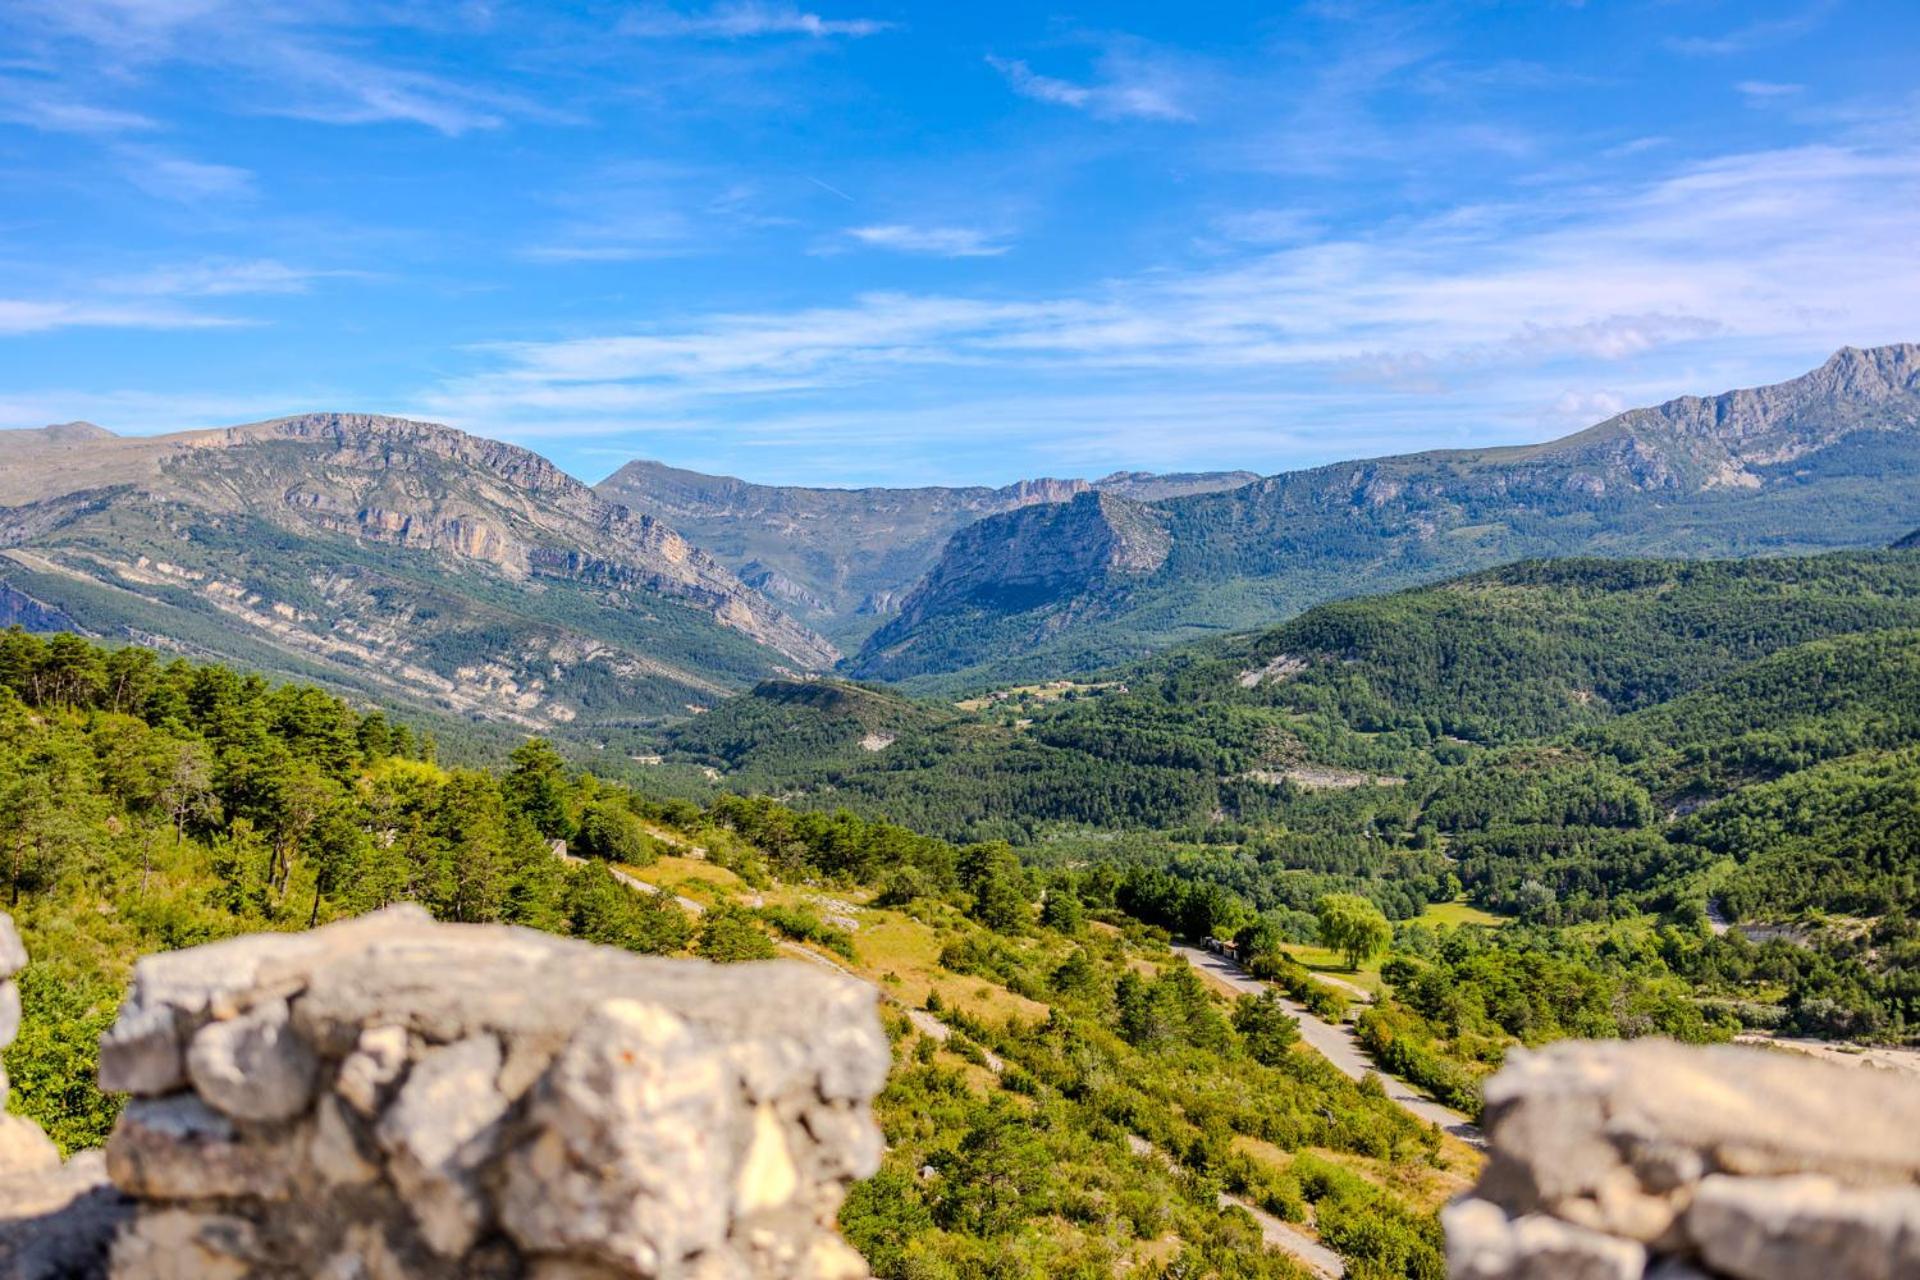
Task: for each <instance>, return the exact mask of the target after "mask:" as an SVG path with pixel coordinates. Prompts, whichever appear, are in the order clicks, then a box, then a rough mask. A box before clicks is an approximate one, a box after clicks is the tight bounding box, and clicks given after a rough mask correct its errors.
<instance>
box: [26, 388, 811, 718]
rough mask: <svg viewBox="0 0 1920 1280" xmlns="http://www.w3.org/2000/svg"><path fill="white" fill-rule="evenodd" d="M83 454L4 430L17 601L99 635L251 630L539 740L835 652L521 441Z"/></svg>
mask: <svg viewBox="0 0 1920 1280" xmlns="http://www.w3.org/2000/svg"><path fill="white" fill-rule="evenodd" d="M81 443H82V444H84V445H86V446H88V447H85V448H76V447H74V446H73V445H71V444H67V443H62V442H61V441H60V440H59V439H58V438H57V436H49V435H48V434H47V433H45V432H37V433H20V434H12V433H10V434H9V435H7V436H5V437H0V461H9V462H16V463H20V464H22V465H14V466H8V467H4V468H0V470H4V471H5V472H6V473H7V475H8V477H9V478H8V480H7V481H5V482H4V483H0V496H4V497H5V498H6V499H7V500H9V501H11V502H13V503H14V505H11V506H8V507H5V508H0V556H5V557H6V559H7V561H8V562H9V563H8V564H7V566H6V569H5V576H6V577H7V578H9V579H13V580H14V582H13V589H14V590H16V591H18V592H20V593H22V594H24V595H27V596H30V597H32V598H33V599H34V600H35V601H37V602H39V603H40V604H42V605H45V606H46V607H48V608H50V609H54V610H57V611H58V612H60V613H61V614H63V615H65V616H68V617H71V618H73V619H75V620H76V621H77V623H78V625H80V626H83V627H85V628H87V629H89V630H92V631H95V632H96V633H99V634H106V635H114V634H122V635H124V634H129V628H132V629H134V630H137V631H139V632H141V633H143V634H148V635H151V634H155V633H159V634H169V635H179V636H182V637H186V638H188V640H190V641H191V644H192V646H194V649H195V651H197V652H208V653H215V654H234V653H235V650H234V649H233V647H232V646H233V645H234V644H238V643H240V642H241V641H240V638H241V637H244V639H245V640H246V641H247V642H248V643H254V644H259V645H263V646H265V647H266V649H267V650H268V651H270V652H272V653H275V654H277V655H279V657H280V659H281V660H282V661H284V662H290V663H292V664H293V665H292V668H291V672H290V673H291V674H299V675H302V676H318V677H321V678H333V679H336V680H337V679H347V680H348V685H347V687H349V688H360V689H371V690H375V691H378V692H382V693H385V694H388V695H393V694H399V695H402V696H406V697H410V698H423V699H426V700H428V701H429V702H431V703H433V704H435V705H440V706H443V707H447V708H449V709H452V710H456V711H459V712H462V713H466V714H474V715H481V716H486V717H490V718H503V719H508V720H512V721H515V722H517V723H524V724H527V725H529V726H530V727H550V726H551V725H553V724H556V723H561V724H564V723H570V722H572V721H573V720H575V719H577V718H578V717H579V716H580V715H581V714H582V713H583V712H589V713H592V714H594V715H596V716H604V715H613V716H616V717H617V716H619V715H621V714H624V712H623V711H622V708H623V707H624V708H627V709H628V710H639V711H642V712H643V713H644V714H648V715H659V714H664V713H668V712H670V711H673V710H675V709H676V708H678V709H681V710H684V707H682V704H684V703H688V701H689V695H691V697H692V698H693V699H695V700H697V701H702V702H704V701H709V700H711V699H712V698H713V697H715V696H720V695H723V694H724V693H726V692H728V691H729V690H730V689H732V688H737V687H743V686H744V685H745V684H749V683H752V682H753V681H755V680H758V679H761V678H764V677H766V676H767V675H770V674H778V673H779V672H780V671H781V670H793V669H796V668H797V669H800V670H809V669H819V668H822V667H826V666H829V665H831V664H832V662H833V661H834V659H835V658H837V657H838V653H837V651H836V650H835V649H834V648H833V647H832V646H831V645H830V644H829V643H828V642H827V641H826V640H824V639H823V638H821V637H820V636H818V635H817V634H815V633H814V632H812V631H810V630H809V629H807V628H805V627H804V626H802V625H800V624H799V623H797V622H795V621H794V620H793V619H791V618H789V617H788V616H787V615H786V614H785V613H783V612H782V611H781V610H779V609H778V608H777V607H775V606H774V605H772V604H771V603H770V602H769V601H767V600H766V599H765V597H763V596H761V595H760V594H759V593H758V592H756V591H754V590H753V589H752V588H750V587H748V586H747V585H746V584H744V583H742V582H741V581H740V580H739V579H738V577H736V576H735V575H734V574H733V573H732V572H731V571H729V570H727V569H726V568H725V567H724V566H723V565H721V564H719V562H717V561H715V560H714V559H713V558H712V557H711V556H708V555H707V554H706V553H705V552H703V551H701V550H700V549H699V548H697V547H695V546H694V545H693V544H692V543H690V542H688V541H687V540H686V539H685V538H683V537H681V536H680V535H679V534H678V533H677V532H676V531H674V530H673V529H671V528H670V527H668V526H667V525H666V524H665V523H663V522H662V521H660V520H658V519H656V518H654V517H652V516H648V515H637V514H635V513H633V512H632V511H629V510H628V509H627V508H625V507H623V506H620V505H619V504H617V503H610V502H607V501H606V500H605V499H602V498H600V497H599V496H598V495H596V494H595V493H594V492H593V491H592V490H591V489H590V488H589V487H588V486H587V485H585V484H583V483H581V482H580V481H578V480H576V479H574V478H573V477H571V476H568V475H567V474H566V473H565V472H563V471H561V470H560V469H559V468H558V467H557V466H555V465H554V464H553V463H552V462H550V461H548V460H547V459H545V458H543V457H541V456H540V455H538V454H536V453H533V452H532V451H530V450H526V449H523V448H520V447H519V446H516V445H510V444H505V443H501V442H498V441H491V440H485V439H482V438H480V437H476V436H471V435H468V434H467V433H464V432H460V431H456V430H454V429H453V428H450V427H444V426H440V425H438V424H433V423H423V422H415V421H411V420H408V419H401V418H392V417H387V416H384V415H374V414H342V413H316V414H302V415H296V416H293V417H287V418H279V419H273V420H271V421H267V422H260V423H250V424H245V425H242V426H237V427H227V428H214V429H209V430H202V431H192V432H184V433H179V434H176V435H172V436H164V437H111V436H104V435H96V436H89V437H87V438H86V439H85V440H84V441H82V442H81ZM22 497H27V498H29V499H30V500H28V501H21V500H20V499H21V498H22ZM189 614H190V615H197V616H198V621H193V622H189V621H188V619H187V617H185V616H184V615H189ZM228 633H232V634H228ZM242 656H244V657H245V659H246V660H247V661H248V662H249V663H250V664H251V665H256V666H258V665H263V663H265V662H267V659H265V658H264V657H263V655H262V654H261V653H259V652H253V651H251V650H250V651H249V652H247V653H246V654H245V655H242ZM316 668H317V669H316Z"/></svg>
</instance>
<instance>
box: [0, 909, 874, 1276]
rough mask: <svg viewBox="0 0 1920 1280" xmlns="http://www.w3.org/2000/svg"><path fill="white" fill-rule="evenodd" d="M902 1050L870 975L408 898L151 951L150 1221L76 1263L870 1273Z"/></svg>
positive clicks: (139, 1151) (399, 1270) (117, 1077)
mask: <svg viewBox="0 0 1920 1280" xmlns="http://www.w3.org/2000/svg"><path fill="white" fill-rule="evenodd" d="M889 1062H890V1055H889V1051H888V1046H887V1042H886V1037H885V1035H884V1034H883V1033H882V1031H881V1028H880V1021H879V1018H878V1015H877V1012H876V993H875V992H874V991H873V989H872V988H871V987H869V986H867V985H866V984H864V983H861V982H859V981H857V980H855V979H851V978H846V977H843V976H840V975H836V974H832V973H824V972H821V971H818V970H816V969H814V968H811V967H808V966H803V965H796V964H791V963H782V962H775V963H770V964H760V965H739V966H712V965H707V964H705V963H703V962H699V961H681V960H659V959H649V958H643V957H639V956H634V955H631V954H628V953H626V952H622V951H616V950H613V949H610V948H601V947H594V946H590V945H588V944H585V943H580V942H576V941H572V940H568V939H563V938H556V937H552V936H550V935H546V934H540V933H534V932H530V931H526V930H521V929H512V928H505V927H497V926H463V925H438V924H434V923H432V922H431V921H429V920H427V919H426V918H425V917H424V916H423V915H421V914H420V913H418V912H417V911H412V910H397V911H388V912H382V913H378V914H376V915H374V916H369V917H366V918H364V919H361V920H357V921H349V922H345V923H342V924H339V925H334V926H329V927H328V928H325V929H320V930H317V931H314V932H312V933H307V934H295V935H283V934H269V935H258V936H255V937H249V938H239V939H232V940H229V941H226V942H221V943H217V944H214V945H213V946H210V947H204V948H197V949H194V950H191V951H183V952H177V953H172V954H168V955H159V956H152V957H149V958H147V959H145V960H143V961H141V962H140V964H139V965H138V966H137V967H136V969H135V975H134V981H133V985H132V989H131V992H130V994H129V996H128V999H127V1002H126V1005H125V1006H124V1007H123V1009H122V1012H121V1017H120V1021H119V1022H118V1023H117V1024H116V1026H115V1027H114V1028H113V1029H112V1030H111V1031H110V1032H109V1033H108V1035H107V1036H106V1037H105V1039H104V1041H103V1059H102V1076H103V1079H105V1078H109V1077H110V1078H111V1079H112V1080H114V1081H116V1082H118V1083H119V1085H120V1087H122V1088H124V1089H128V1090H129V1091H132V1092H136V1093H137V1094H139V1095H142V1096H136V1097H135V1098H133V1099H132V1100H131V1101H130V1102H129V1103H128V1105H127V1107H126V1109H125V1110H124V1111H123V1113H122V1115H121V1119H120V1121H119V1123H118V1125H117V1126H116V1128H115V1132H114V1134H113V1137H112V1139H111V1140H110V1141H109V1143H108V1146H107V1151H106V1159H105V1164H106V1169H107V1172H108V1173H109V1175H110V1176H111V1179H112V1183H113V1189H112V1190H109V1191H107V1192H106V1193H105V1194H108V1195H115V1196H124V1197H126V1199H124V1200H116V1201H115V1203H116V1204H119V1205H121V1207H122V1212H124V1213H125V1214H127V1215H128V1220H127V1222H126V1223H125V1224H123V1225H122V1226H121V1228H120V1230H119V1234H118V1237H117V1239H116V1240H115V1242H114V1244H113V1246H112V1250H111V1257H110V1260H109V1261H108V1263H107V1264H106V1266H107V1270H106V1271H105V1272H104V1273H103V1272H100V1271H98V1270H94V1271H87V1270H79V1271H76V1272H74V1273H73V1274H75V1275H79V1276H89V1275H98V1274H105V1275H108V1276H111V1277H113V1280H173V1278H175V1277H186V1276H194V1277H196V1280H198V1278H202V1277H206V1278H211V1280H222V1278H224V1277H236V1278H237V1277H241V1276H245V1277H247V1278H248V1280H293V1278H294V1277H301V1278H302V1280H306V1278H308V1277H315V1276H320V1277H326V1278H327V1280H416V1278H419V1280H454V1278H455V1277H471V1278H473V1280H486V1278H488V1277H496V1276H497V1277H500V1280H517V1278H520V1277H527V1276H541V1277H548V1278H549V1280H612V1278H614V1277H622V1276H625V1277H661V1278H663V1280H664V1278H667V1277H671V1278H672V1280H696V1278H703V1280H722V1278H726V1280H787V1278H788V1277H793V1278H796V1280H797V1278H801V1277H805V1278H807V1280H827V1278H829V1277H857V1276H864V1275H865V1274H866V1269H865V1265H864V1263H862V1262H861V1260H860V1258H859V1256H858V1255H857V1254H855V1253H854V1252H853V1251H852V1250H851V1249H849V1248H848V1247H847V1246H846V1245H845V1244H844V1243H843V1242H842V1241H840V1239H839V1238H838V1237H837V1236H836V1235H835V1234H834V1232H833V1222H834V1217H835V1214H836V1212H837V1211H838V1208H839V1204H840V1201H841V1198H842V1197H843V1195H844V1192H845V1188H846V1185H847V1184H848V1183H849V1182H850V1181H851V1180H852V1179H854V1178H856V1177H859V1176H864V1175H865V1174H867V1173H870V1172H872V1170H873V1169H874V1168H875V1167H876V1165H877V1162H878V1158H879V1153H880V1148H881V1138H880V1134H879V1131H878V1129H877V1127H876V1126H875V1125H874V1123H873V1120H872V1116H871V1114H870V1111H869V1105H870V1103H871V1101H872V1098H873V1095H874V1094H875V1093H877V1092H878V1090H879V1089H880V1087H881V1085H882V1084H883V1083H884V1082H885V1078H886V1072H887V1069H888V1066H889ZM109 1064H111V1065H109ZM96 1243H100V1242H98V1241H96ZM98 1252H99V1254H100V1255H101V1256H105V1255H106V1253H107V1251H106V1249H105V1247H104V1245H102V1247H101V1248H100V1249H99V1250H98ZM3 1274H6V1273H0V1275H3Z"/></svg>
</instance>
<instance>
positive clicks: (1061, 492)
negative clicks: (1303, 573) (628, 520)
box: [595, 461, 1257, 643]
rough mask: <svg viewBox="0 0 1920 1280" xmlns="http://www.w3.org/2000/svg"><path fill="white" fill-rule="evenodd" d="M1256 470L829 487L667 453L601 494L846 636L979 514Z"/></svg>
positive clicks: (1137, 492) (1237, 479)
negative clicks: (706, 471)
mask: <svg viewBox="0 0 1920 1280" xmlns="http://www.w3.org/2000/svg"><path fill="white" fill-rule="evenodd" d="M1256 478H1257V477H1255V476H1254V475H1253V474H1252V473H1251V472H1244V471H1232V472H1216V473H1194V474H1186V475H1154V474H1151V473H1148V472H1141V471H1127V472H1115V473H1114V474H1113V475H1110V476H1106V477H1104V478H1102V479H1100V480H1095V481H1092V482H1088V481H1086V480H1058V479H1053V478H1042V479H1035V480H1021V481H1018V482H1016V483H1014V484H1010V485H1004V486H1002V487H1000V488H987V487H985V486H968V487H955V488H948V487H940V486H929V487H922V488H902V489H889V488H862V489H823V488H807V487H803V486H797V485H761V484H751V483H749V482H747V481H745V480H737V479H734V478H733V477H731V476H709V475H702V474H700V473H699V472H695V471H684V470H681V469H679V468H675V467H668V466H664V465H662V464H661V463H658V462H646V461H639V462H630V463H628V464H626V465H625V466H623V467H621V468H620V469H619V470H618V471H616V472H614V473H613V474H612V475H610V476H608V477H607V478H606V479H605V480H603V481H601V482H600V483H599V484H598V485H597V486H595V488H596V490H597V491H598V492H599V493H600V494H601V496H603V497H606V498H609V499H611V500H613V501H615V502H620V503H624V504H626V505H627V506H630V507H632V508H633V509H634V510H636V511H644V512H648V513H650V514H654V515H658V516H659V517H660V518H661V519H663V520H665V521H666V522H667V523H668V524H671V525H673V526H674V527H675V528H678V529H680V530H681V531H682V532H684V533H686V535H687V536H688V537H689V538H691V539H693V541H694V542H696V543H698V544H699V545H700V546H701V547H703V548H705V549H706V550H708V551H711V552H712V553H714V555H715V556H716V557H717V558H718V559H720V560H721V561H723V562H724V563H725V564H727V565H728V566H729V567H731V568H732V569H734V571H735V572H737V573H739V574H740V576H741V577H742V578H744V579H745V580H746V581H748V582H750V583H752V584H753V585H754V586H755V587H757V588H759V589H760V590H761V591H763V592H765V593H766V594H768V595H770V596H772V597H773V598H775V599H776V600H779V601H780V602H781V603H782V604H783V605H786V606H787V607H789V608H792V609H793V610H795V611H796V612H797V613H798V614H799V615H800V616H801V617H803V618H805V619H807V620H808V621H809V622H810V623H812V624H813V625H815V626H818V627H821V628H824V629H826V630H827V631H828V633H829V634H831V635H833V636H834V637H835V638H836V639H839V640H841V641H842V642H843V643H844V642H846V641H848V640H855V639H859V638H861V637H864V636H865V634H866V633H867V631H868V630H869V629H870V628H871V626H872V621H871V620H872V619H874V618H876V617H885V616H889V615H891V614H893V613H896V612H898V610H899V608H900V604H901V602H902V600H903V599H904V598H905V596H906V595H907V593H908V592H909V591H910V590H911V589H912V588H913V586H914V585H915V584H916V583H917V582H919V581H920V579H921V578H922V577H924V576H925V575H926V573H927V571H928V570H929V569H931V568H932V567H933V565H934V562H935V561H936V560H937V559H938V558H939V556H940V552H941V548H942V547H944V546H945V545H946V542H947V539H948V538H950V537H952V536H953V534H954V533H956V532H957V531H958V530H960V529H962V528H965V527H966V526H967V525H969V524H972V523H973V522H974V521H976V520H981V519H985V518H987V517H989V516H994V515H999V514H1001V513H1003V512H1007V511H1014V510H1018V509H1019V508H1021V507H1028V506H1036V505H1040V504H1046V503H1057V502H1069V501H1071V500H1072V499H1074V498H1076V497H1078V496H1079V495H1080V494H1083V493H1089V492H1093V491H1096V490H1097V491H1099V492H1102V493H1111V494H1114V495H1116V496H1119V497H1123V498H1132V499H1135V500H1147V499H1152V498H1164V497H1170V496H1175V495H1178V494H1189V493H1209V492H1215V491H1218V490H1221V489H1230V488H1233V487H1235V486H1237V485H1241V484H1245V483H1246V482H1248V481H1250V480H1253V479H1256Z"/></svg>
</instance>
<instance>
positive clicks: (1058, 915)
mask: <svg viewBox="0 0 1920 1280" xmlns="http://www.w3.org/2000/svg"><path fill="white" fill-rule="evenodd" d="M1040 923H1041V924H1044V925H1046V926H1047V927H1048V928H1049V929H1057V930H1059V931H1060V932H1061V933H1064V934H1066V935H1067V936H1068V937H1074V936H1077V935H1079V934H1081V933H1084V932H1085V931H1086V927H1087V909H1086V908H1085V907H1083V906H1082V905H1080V897H1079V895H1078V894H1076V893H1074V892H1073V890H1072V889H1069V888H1066V887H1065V886H1062V885H1055V886H1053V887H1052V888H1051V889H1048V890H1047V897H1046V901H1045V902H1043V903H1042V904H1041V905H1040Z"/></svg>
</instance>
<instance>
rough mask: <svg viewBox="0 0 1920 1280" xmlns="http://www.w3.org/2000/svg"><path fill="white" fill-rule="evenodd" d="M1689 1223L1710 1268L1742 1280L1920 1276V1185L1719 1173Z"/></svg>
mask: <svg viewBox="0 0 1920 1280" xmlns="http://www.w3.org/2000/svg"><path fill="white" fill-rule="evenodd" d="M1908 1136H1909V1137H1910V1138H1914V1139H1920V1134H1910V1135H1908ZM1686 1225H1687V1234H1688V1236H1689V1237H1691V1239H1692V1241H1693V1243H1694V1246H1695V1247H1696V1248H1697V1249H1698V1250H1699V1252H1700V1255H1701V1257H1702V1258H1704V1259H1705V1261H1706V1262H1707V1265H1708V1266H1710V1267H1711V1268H1713V1270H1715V1271H1716V1272H1719V1273H1722V1274H1724V1275H1728V1276H1733V1277H1737V1278H1738V1280H1801V1278H1802V1277H1809V1276H1821V1277H1829V1278H1838V1277H1844V1278H1845V1280H1899V1278H1900V1277H1913V1276H1920V1187H1877V1188H1872V1189H1868V1190H1855V1189H1851V1188H1847V1187H1843V1186H1841V1185H1840V1184H1839V1183H1838V1182H1836V1181H1834V1180H1833V1179H1832V1178H1826V1177H1821V1176H1819V1175H1815V1174H1806V1175H1801V1176H1798V1177H1790V1178H1734V1177H1727V1176H1725V1175H1715V1176H1713V1177H1710V1178H1707V1179H1705V1180H1704V1181H1703V1182H1701V1184H1700V1186H1699V1189H1698V1190H1697V1191H1696V1192H1695V1194H1694V1197H1693V1206H1692V1208H1690V1209H1689V1210H1688V1211H1687V1222H1686Z"/></svg>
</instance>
